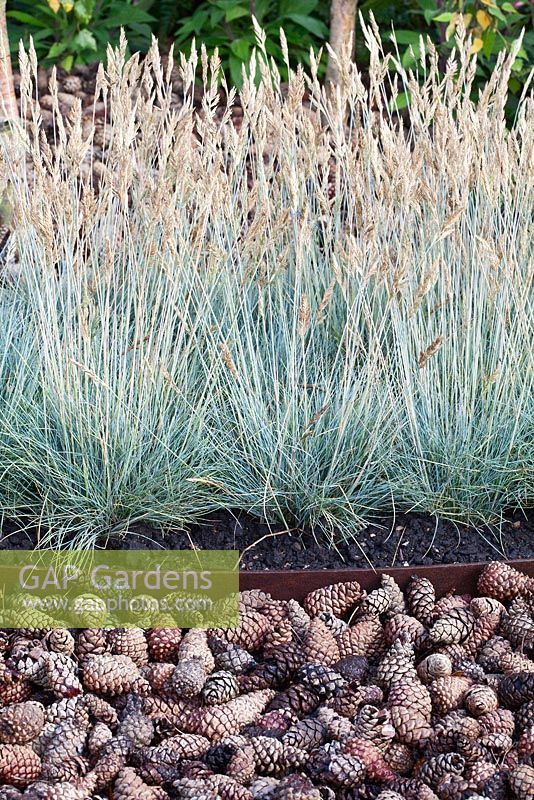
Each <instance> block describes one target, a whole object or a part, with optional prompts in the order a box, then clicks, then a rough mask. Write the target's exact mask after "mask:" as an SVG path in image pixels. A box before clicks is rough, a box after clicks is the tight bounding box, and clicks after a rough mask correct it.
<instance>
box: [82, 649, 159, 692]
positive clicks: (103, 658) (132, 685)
mask: <svg viewBox="0 0 534 800" xmlns="http://www.w3.org/2000/svg"><path fill="white" fill-rule="evenodd" d="M82 674H83V685H84V686H85V688H86V689H88V690H89V691H90V692H96V693H97V694H103V695H107V696H109V697H114V696H115V695H119V694H128V693H130V692H133V693H136V692H137V693H138V694H146V693H148V692H149V691H150V684H149V683H148V681H146V680H145V678H143V677H142V675H141V673H140V672H139V667H138V666H137V664H134V662H133V661H132V659H131V658H129V657H128V656H114V655H111V654H109V653H104V654H103V655H89V656H87V657H86V658H85V659H84V661H83V663H82Z"/></svg>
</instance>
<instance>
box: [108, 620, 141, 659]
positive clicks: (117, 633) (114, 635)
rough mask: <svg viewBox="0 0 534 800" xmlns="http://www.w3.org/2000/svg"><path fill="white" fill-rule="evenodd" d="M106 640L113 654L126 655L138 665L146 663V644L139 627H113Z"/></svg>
mask: <svg viewBox="0 0 534 800" xmlns="http://www.w3.org/2000/svg"><path fill="white" fill-rule="evenodd" d="M108 641H109V645H110V648H111V652H112V653H113V655H116V656H128V657H129V658H131V659H132V661H133V662H134V664H137V666H138V667H143V666H144V665H145V664H147V663H148V645H147V643H146V638H145V634H144V632H143V631H142V630H141V629H140V628H114V629H113V630H112V631H110V633H109V639H108Z"/></svg>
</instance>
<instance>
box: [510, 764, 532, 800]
mask: <svg viewBox="0 0 534 800" xmlns="http://www.w3.org/2000/svg"><path fill="white" fill-rule="evenodd" d="M510 786H511V787H512V791H513V792H514V795H515V796H516V797H517V800H532V798H533V797H534V767H530V766H529V765H528V764H520V765H519V766H518V767H516V768H515V769H514V770H512V772H511V773H510Z"/></svg>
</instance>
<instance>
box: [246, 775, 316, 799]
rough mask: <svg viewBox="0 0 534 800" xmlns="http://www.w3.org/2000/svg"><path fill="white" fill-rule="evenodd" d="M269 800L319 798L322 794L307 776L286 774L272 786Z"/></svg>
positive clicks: (254, 794) (257, 795)
mask: <svg viewBox="0 0 534 800" xmlns="http://www.w3.org/2000/svg"><path fill="white" fill-rule="evenodd" d="M252 796H253V797H254V798H256V797H265V795H264V794H261V793H260V794H257V793H256V792H253V794H252ZM268 798H269V800H321V798H322V795H321V792H320V791H319V789H317V788H316V787H315V786H314V785H313V783H312V782H311V780H310V779H309V778H306V777H305V776H304V775H287V776H286V777H285V778H282V780H281V781H279V783H278V785H277V786H276V787H273V792H272V794H269V795H268Z"/></svg>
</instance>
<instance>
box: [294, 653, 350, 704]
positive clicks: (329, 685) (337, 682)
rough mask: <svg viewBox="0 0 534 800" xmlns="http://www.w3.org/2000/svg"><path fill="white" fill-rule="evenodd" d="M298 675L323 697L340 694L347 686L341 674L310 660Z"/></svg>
mask: <svg viewBox="0 0 534 800" xmlns="http://www.w3.org/2000/svg"><path fill="white" fill-rule="evenodd" d="M296 677H297V680H299V681H300V682H301V683H303V684H304V686H306V687H307V688H308V689H311V690H312V691H314V692H315V694H316V695H317V696H318V697H320V698H321V699H329V698H330V697H334V696H335V695H338V694H339V693H340V692H341V690H342V689H343V687H344V686H345V680H344V679H343V678H342V677H341V675H340V674H339V673H338V672H335V670H333V669H331V668H330V667H325V666H324V665H323V664H313V663H310V662H308V663H306V664H304V666H303V667H301V668H300V669H299V671H298V673H297V676H296Z"/></svg>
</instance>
